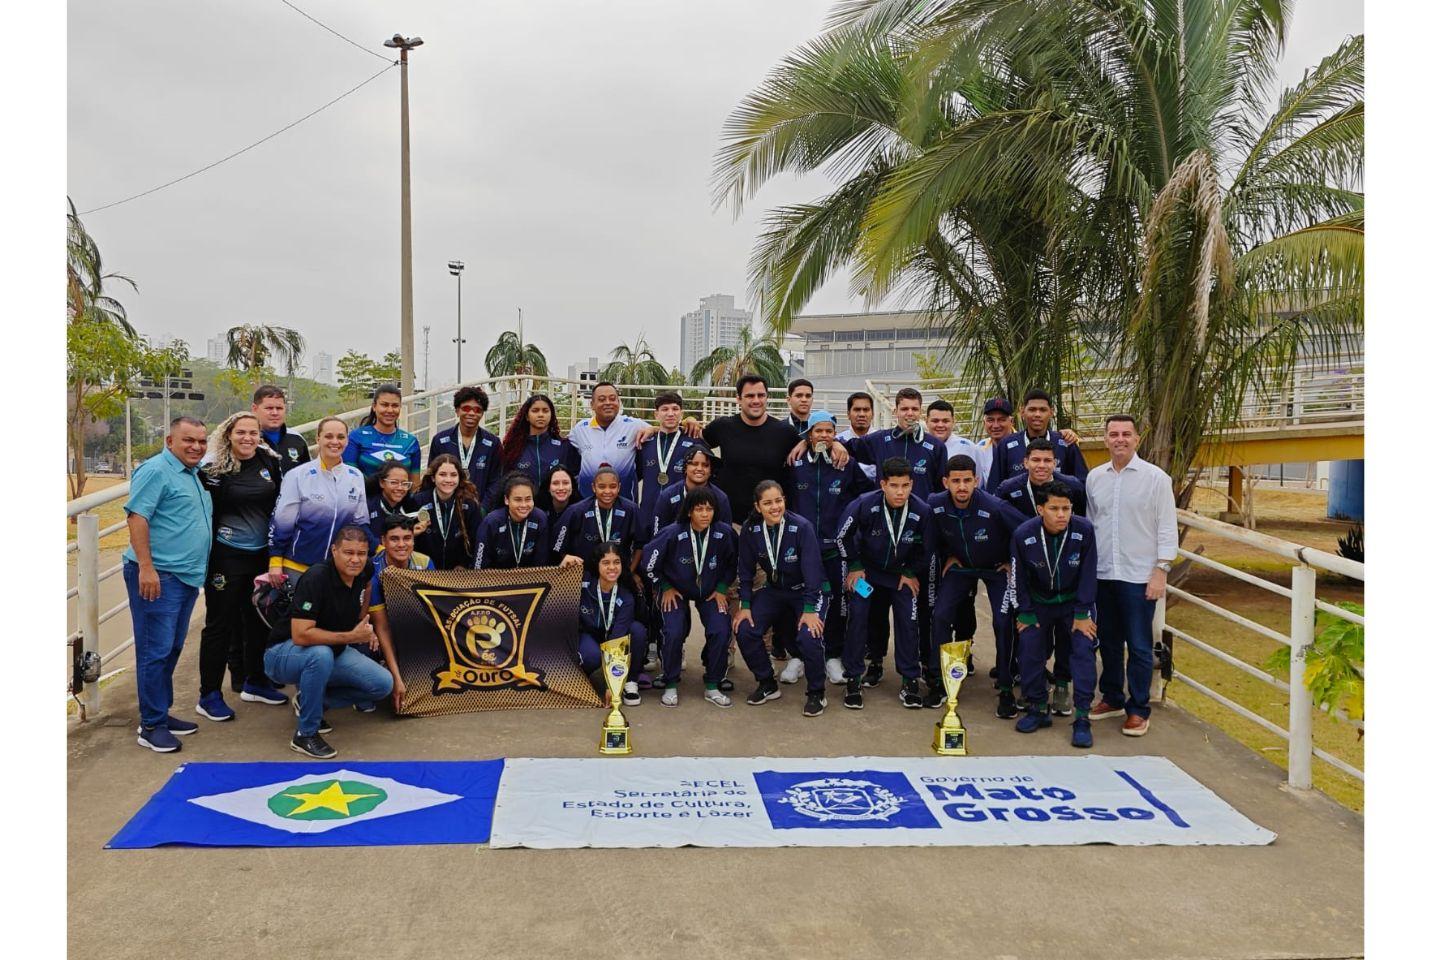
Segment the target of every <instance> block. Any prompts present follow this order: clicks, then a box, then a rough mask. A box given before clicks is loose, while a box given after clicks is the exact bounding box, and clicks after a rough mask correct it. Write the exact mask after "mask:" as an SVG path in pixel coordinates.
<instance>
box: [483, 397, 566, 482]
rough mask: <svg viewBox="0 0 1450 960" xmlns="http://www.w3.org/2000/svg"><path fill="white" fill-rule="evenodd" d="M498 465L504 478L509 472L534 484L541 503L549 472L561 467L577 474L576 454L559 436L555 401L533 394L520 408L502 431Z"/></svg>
mask: <svg viewBox="0 0 1450 960" xmlns="http://www.w3.org/2000/svg"><path fill="white" fill-rule="evenodd" d="M499 464H500V466H501V468H502V470H503V473H504V475H505V476H508V475H509V474H512V473H522V474H524V475H525V476H527V477H528V478H529V480H530V481H531V482H532V483H533V485H534V498H535V499H536V500H538V501H539V502H541V503H542V502H543V499H544V497H545V496H546V495H547V494H546V491H545V490H544V489H543V486H544V478H545V477H547V476H548V475H549V471H550V470H553V469H554V468H555V467H564V468H566V469H567V470H568V471H569V472H570V473H572V474H573V475H575V476H578V475H579V451H578V450H575V449H574V445H573V444H571V443H570V442H569V441H568V440H565V439H564V438H563V436H561V435H560V434H559V418H558V416H556V415H555V413H554V401H552V400H550V399H549V398H548V397H547V396H545V395H544V394H542V393H536V394H534V395H533V396H531V397H529V398H528V399H527V400H525V401H524V402H523V403H522V404H520V405H519V412H518V413H516V414H514V419H513V422H512V423H510V424H509V428H508V430H506V431H504V437H503V449H502V450H500V451H499ZM500 482H502V481H500ZM497 498H498V494H491V495H489V496H488V497H485V498H484V500H485V502H486V503H494V502H496V501H497Z"/></svg>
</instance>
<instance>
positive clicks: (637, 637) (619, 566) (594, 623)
mask: <svg viewBox="0 0 1450 960" xmlns="http://www.w3.org/2000/svg"><path fill="white" fill-rule="evenodd" d="M624 570H625V558H624V551H623V550H621V549H620V547H619V544H617V543H603V544H599V545H598V546H596V547H595V548H594V553H593V555H592V557H591V558H590V560H589V561H588V563H587V564H586V566H585V569H584V580H583V582H582V583H581V584H580V585H579V665H580V666H581V667H583V668H584V672H585V673H593V672H594V671H595V670H598V669H599V664H600V663H601V662H602V661H603V655H602V654H601V653H600V652H599V645H600V644H601V643H604V642H605V641H607V640H614V639H617V638H619V637H629V676H630V680H629V681H626V683H625V691H624V702H625V703H627V704H629V705H630V706H633V705H634V704H637V703H639V686H638V684H636V683H634V678H635V677H637V676H639V669H640V665H641V664H643V663H644V646H645V641H644V624H642V623H640V622H639V621H638V620H636V619H635V603H634V593H633V592H632V591H631V590H630V589H629V587H627V586H625V580H624Z"/></svg>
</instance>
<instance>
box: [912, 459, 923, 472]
mask: <svg viewBox="0 0 1450 960" xmlns="http://www.w3.org/2000/svg"><path fill="white" fill-rule="evenodd" d="M911 472H912V473H923V474H924V473H926V458H925V457H923V458H922V459H920V460H918V461H916V466H914V467H912V468H911Z"/></svg>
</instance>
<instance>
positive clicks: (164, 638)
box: [121, 560, 198, 727]
mask: <svg viewBox="0 0 1450 960" xmlns="http://www.w3.org/2000/svg"><path fill="white" fill-rule="evenodd" d="M157 575H158V576H159V577H160V578H161V595H160V596H159V597H157V598H156V599H155V600H143V599H141V568H140V566H138V565H137V564H136V563H135V562H134V561H131V560H126V561H124V562H123V563H122V564H121V577H122V579H124V580H125V581H126V596H127V597H129V598H130V601H131V629H132V631H133V632H135V634H136V702H137V703H138V704H139V705H140V707H141V725H142V726H146V727H156V726H161V725H163V724H165V723H166V714H167V713H169V712H170V710H171V703H172V700H173V697H172V691H171V675H172V674H173V673H175V672H176V661H177V660H179V659H180V658H181V645H182V644H183V643H185V642H186V631H187V628H188V627H189V626H190V625H191V610H192V608H193V607H195V606H196V596H197V593H198V588H197V587H190V586H187V585H186V584H184V583H182V582H181V580H179V579H178V578H177V576H176V575H175V574H173V573H167V572H166V571H164V570H160V571H157Z"/></svg>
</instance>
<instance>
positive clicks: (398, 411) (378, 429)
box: [342, 383, 423, 484]
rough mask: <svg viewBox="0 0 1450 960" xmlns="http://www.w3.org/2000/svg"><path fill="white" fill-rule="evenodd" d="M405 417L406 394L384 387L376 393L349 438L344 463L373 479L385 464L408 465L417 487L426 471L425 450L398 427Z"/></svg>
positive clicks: (384, 385) (343, 457)
mask: <svg viewBox="0 0 1450 960" xmlns="http://www.w3.org/2000/svg"><path fill="white" fill-rule="evenodd" d="M402 415H403V391H401V390H399V389H398V388H397V387H395V386H393V385H392V384H390V383H385V384H383V385H382V386H380V387H378V388H377V389H376V390H374V391H373V405H372V409H371V410H369V411H368V412H367V413H366V414H364V415H363V418H362V421H361V422H360V423H359V424H358V427H357V429H356V430H354V431H353V432H352V433H350V434H348V437H347V449H346V450H344V451H343V454H342V459H343V461H344V462H345V463H347V464H349V465H351V466H354V467H357V468H358V469H359V470H361V471H362V474H363V476H365V477H371V476H372V475H373V474H375V473H377V472H378V469H379V468H380V467H381V466H382V465H383V464H385V463H392V462H394V461H397V462H399V463H403V464H406V465H407V467H408V476H409V478H410V479H411V480H412V481H413V482H414V483H415V484H416V483H417V482H418V472H419V471H420V470H422V469H423V448H422V447H421V446H419V444H418V438H417V437H415V436H413V435H412V434H411V433H409V432H408V431H406V430H404V429H403V428H402V427H401V426H399V423H398V421H399V420H400V419H401V418H402Z"/></svg>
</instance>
